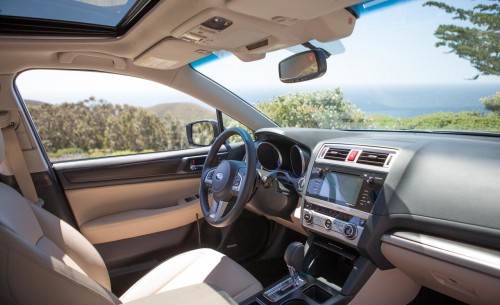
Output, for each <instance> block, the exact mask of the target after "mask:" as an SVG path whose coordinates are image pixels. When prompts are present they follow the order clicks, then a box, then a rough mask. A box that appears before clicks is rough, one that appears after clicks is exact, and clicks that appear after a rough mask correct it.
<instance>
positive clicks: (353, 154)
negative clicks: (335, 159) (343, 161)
mask: <svg viewBox="0 0 500 305" xmlns="http://www.w3.org/2000/svg"><path fill="white" fill-rule="evenodd" d="M358 153H359V150H351V152H350V153H349V155H348V156H347V161H351V162H354V160H355V159H356V156H357V155H358Z"/></svg>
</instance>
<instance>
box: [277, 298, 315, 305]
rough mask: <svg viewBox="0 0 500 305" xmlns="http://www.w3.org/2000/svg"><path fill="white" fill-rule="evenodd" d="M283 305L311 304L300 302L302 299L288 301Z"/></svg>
mask: <svg viewBox="0 0 500 305" xmlns="http://www.w3.org/2000/svg"><path fill="white" fill-rule="evenodd" d="M282 305H309V303H307V302H306V301H304V300H300V299H293V300H289V301H286V302H285V303H283V304H282Z"/></svg>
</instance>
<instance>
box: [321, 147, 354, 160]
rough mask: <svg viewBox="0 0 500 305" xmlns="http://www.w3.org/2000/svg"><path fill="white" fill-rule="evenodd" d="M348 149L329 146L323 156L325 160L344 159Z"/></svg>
mask: <svg viewBox="0 0 500 305" xmlns="http://www.w3.org/2000/svg"><path fill="white" fill-rule="evenodd" d="M349 151H350V150H349V149H342V148H333V147H330V148H329V149H328V151H327V152H326V154H325V156H324V157H323V158H325V159H327V160H335V161H345V159H346V158H347V155H348V154H349Z"/></svg>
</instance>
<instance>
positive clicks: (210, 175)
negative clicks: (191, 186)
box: [203, 167, 215, 188]
mask: <svg viewBox="0 0 500 305" xmlns="http://www.w3.org/2000/svg"><path fill="white" fill-rule="evenodd" d="M214 173H215V167H212V168H209V169H208V170H206V171H205V175H204V177H205V178H204V179H203V183H205V185H206V186H207V188H211V187H212V183H213V179H214Z"/></svg>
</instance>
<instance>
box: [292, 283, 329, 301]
mask: <svg viewBox="0 0 500 305" xmlns="http://www.w3.org/2000/svg"><path fill="white" fill-rule="evenodd" d="M304 294H305V295H307V296H308V297H309V298H310V299H312V300H314V301H315V302H316V303H318V304H323V303H325V302H326V300H328V299H329V298H331V297H332V295H331V294H329V293H328V292H326V291H324V290H323V289H321V288H319V287H318V286H316V285H312V286H311V287H309V288H307V289H306V290H305V291H304ZM305 304H307V303H305ZM297 305H298V304H297Z"/></svg>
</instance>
